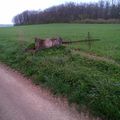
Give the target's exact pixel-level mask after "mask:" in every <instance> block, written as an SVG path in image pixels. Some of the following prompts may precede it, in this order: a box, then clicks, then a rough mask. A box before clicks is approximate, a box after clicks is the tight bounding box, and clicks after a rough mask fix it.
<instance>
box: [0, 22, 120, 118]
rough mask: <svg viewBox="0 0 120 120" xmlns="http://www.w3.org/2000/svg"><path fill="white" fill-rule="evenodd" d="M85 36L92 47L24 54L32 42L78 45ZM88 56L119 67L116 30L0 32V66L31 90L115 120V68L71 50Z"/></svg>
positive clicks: (118, 73)
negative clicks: (28, 81)
mask: <svg viewBox="0 0 120 120" xmlns="http://www.w3.org/2000/svg"><path fill="white" fill-rule="evenodd" d="M87 32H90V33H91V35H92V36H93V38H99V39H100V40H101V41H98V42H94V43H93V44H92V48H91V50H89V49H88V46H87V44H83V43H82V44H74V45H68V46H67V47H64V46H62V47H60V48H51V49H47V50H43V51H41V52H37V53H30V52H28V53H27V52H25V51H24V49H25V48H26V46H27V45H28V44H30V43H32V42H33V41H34V38H35V37H41V38H46V37H56V36H60V37H62V38H63V39H65V40H80V39H84V38H85V37H86V35H87ZM74 48H80V49H81V51H85V52H92V53H94V54H96V55H99V56H104V57H105V58H106V57H107V58H110V59H113V60H115V61H116V62H117V63H118V64H119V61H120V53H119V50H120V24H115V25H114V24H47V25H30V26H19V27H10V28H0V61H1V62H4V63H6V64H8V65H10V66H11V67H12V68H14V69H17V70H19V71H21V72H22V73H24V74H26V75H27V76H30V77H31V78H32V79H33V82H34V83H35V84H37V85H39V84H40V85H41V84H42V85H43V86H45V87H48V88H49V89H50V90H51V91H52V92H53V93H54V94H56V95H62V96H65V97H67V98H68V100H69V102H70V103H73V102H74V103H77V104H78V106H79V107H80V108H87V109H88V110H89V111H90V112H91V113H92V114H94V115H97V116H100V117H101V118H103V119H105V120H120V67H119V66H116V65H114V64H111V63H109V62H103V61H95V60H92V59H88V58H85V57H83V56H81V55H79V54H74V52H73V49H74Z"/></svg>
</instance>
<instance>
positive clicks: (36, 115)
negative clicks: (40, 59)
mask: <svg viewBox="0 0 120 120" xmlns="http://www.w3.org/2000/svg"><path fill="white" fill-rule="evenodd" d="M0 120H93V119H92V118H91V119H90V117H88V116H86V115H84V114H83V113H81V114H80V113H77V112H76V110H75V109H71V108H70V107H69V106H68V105H67V102H65V101H64V102H61V100H60V99H58V98H56V99H55V98H53V97H52V95H50V93H49V92H48V91H47V90H46V91H45V90H43V89H42V88H38V87H36V86H34V85H32V83H31V82H30V81H29V80H27V79H26V78H24V77H22V75H20V74H19V73H17V72H14V71H12V70H11V69H9V68H8V67H6V66H4V65H1V64H0Z"/></svg>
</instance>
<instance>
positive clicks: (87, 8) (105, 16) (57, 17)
mask: <svg viewBox="0 0 120 120" xmlns="http://www.w3.org/2000/svg"><path fill="white" fill-rule="evenodd" d="M109 20H111V21H120V2H117V3H112V4H111V3H110V2H109V1H103V0H102V1H99V2H96V3H80V4H77V3H73V2H70V3H66V4H61V5H58V6H53V7H50V8H48V9H45V10H43V11H41V10H38V11H28V10H26V11H24V12H22V13H21V14H18V15H16V16H15V17H14V18H13V23H14V25H30V24H43V23H74V22H87V21H88V22H97V21H100V22H101V21H109Z"/></svg>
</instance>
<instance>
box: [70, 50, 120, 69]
mask: <svg viewBox="0 0 120 120" xmlns="http://www.w3.org/2000/svg"><path fill="white" fill-rule="evenodd" d="M72 52H73V54H80V55H81V56H83V57H86V58H88V59H93V60H96V61H103V62H106V63H110V64H114V65H116V66H118V67H120V64H119V63H117V62H116V61H115V60H114V59H111V58H107V57H105V56H98V55H96V54H95V53H89V52H85V51H82V50H79V49H73V50H72Z"/></svg>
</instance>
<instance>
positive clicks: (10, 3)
mask: <svg viewBox="0 0 120 120" xmlns="http://www.w3.org/2000/svg"><path fill="white" fill-rule="evenodd" d="M96 1H98V0H1V2H0V24H11V23H12V18H13V17H14V16H15V15H17V14H18V13H21V12H23V11H24V10H38V9H41V10H43V9H45V8H48V7H51V6H53V5H59V4H61V3H66V2H76V3H80V2H96Z"/></svg>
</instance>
